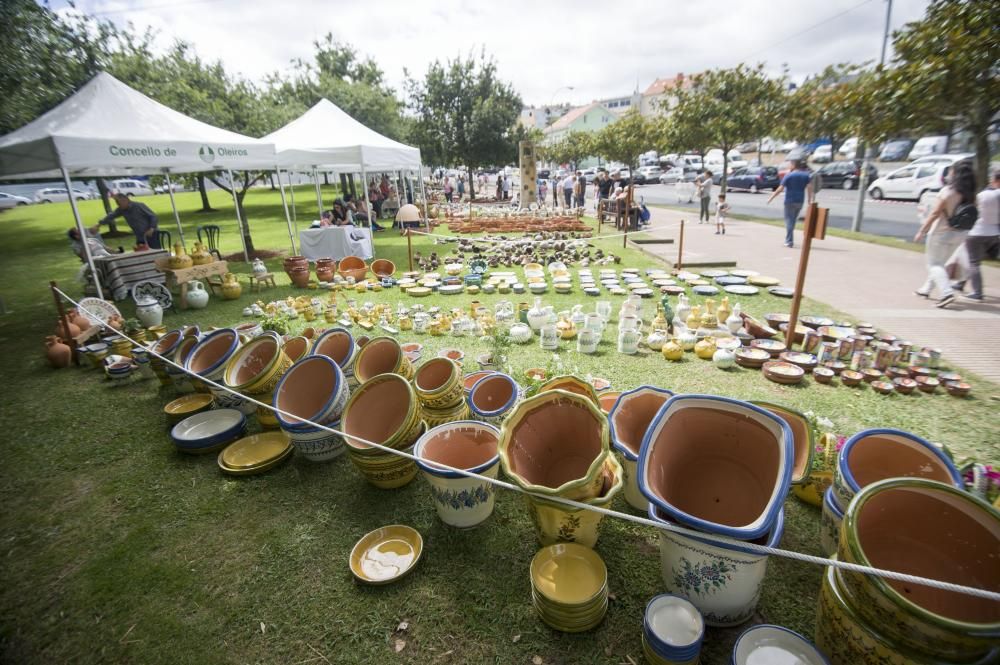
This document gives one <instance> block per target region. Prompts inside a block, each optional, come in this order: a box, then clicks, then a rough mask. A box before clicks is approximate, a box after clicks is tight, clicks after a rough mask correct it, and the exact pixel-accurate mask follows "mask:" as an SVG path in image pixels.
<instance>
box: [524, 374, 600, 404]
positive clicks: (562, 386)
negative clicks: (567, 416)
mask: <svg viewBox="0 0 1000 665" xmlns="http://www.w3.org/2000/svg"><path fill="white" fill-rule="evenodd" d="M547 390H565V391H566V392H570V393H576V394H577V395H583V396H584V397H586V398H588V399H589V400H591V401H592V402H593V403H594V404H599V403H600V402H599V401H598V399H597V391H596V390H594V386H592V385H590V383H588V382H587V381H585V380H584V379H581V378H580V377H578V376H571V375H564V376H557V377H554V378H552V379H549V380H548V381H546V382H545V383H543V384H542V386H541V387H540V388H539V389H538V392H540V393H543V392H545V391H547Z"/></svg>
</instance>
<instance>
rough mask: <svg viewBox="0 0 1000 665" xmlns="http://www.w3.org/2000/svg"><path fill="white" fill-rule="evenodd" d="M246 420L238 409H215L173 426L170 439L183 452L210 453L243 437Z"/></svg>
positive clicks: (197, 414) (190, 417)
mask: <svg viewBox="0 0 1000 665" xmlns="http://www.w3.org/2000/svg"><path fill="white" fill-rule="evenodd" d="M246 428H247V419H246V416H244V415H243V413H242V412H240V411H239V410H238V409H215V410H213V411H204V412H202V413H196V414H195V415H193V416H189V417H188V418H185V419H184V420H182V421H180V422H179V423H177V424H176V425H174V427H173V429H171V430H170V438H171V439H172V440H173V442H174V445H175V446H177V448H178V450H181V451H183V452H194V453H200V452H210V451H212V450H216V449H218V448H219V447H220V446H223V445H225V444H228V443H230V442H232V441H235V440H236V439H238V438H240V437H241V436H243V434H244V433H245V432H246Z"/></svg>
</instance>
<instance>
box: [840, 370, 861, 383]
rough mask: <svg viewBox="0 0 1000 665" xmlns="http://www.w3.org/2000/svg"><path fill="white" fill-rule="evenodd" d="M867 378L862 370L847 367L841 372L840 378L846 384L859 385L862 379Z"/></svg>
mask: <svg viewBox="0 0 1000 665" xmlns="http://www.w3.org/2000/svg"><path fill="white" fill-rule="evenodd" d="M864 378H865V375H864V374H862V373H861V372H856V371H854V370H853V369H845V370H843V371H841V372H840V380H841V381H842V382H843V384H844V385H845V386H851V387H853V386H857V385H860V384H861V381H862V380H863V379H864Z"/></svg>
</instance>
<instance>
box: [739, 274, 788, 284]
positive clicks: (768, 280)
mask: <svg viewBox="0 0 1000 665" xmlns="http://www.w3.org/2000/svg"><path fill="white" fill-rule="evenodd" d="M747 281H748V282H750V283H751V284H753V285H754V286H777V285H778V284H781V280H780V279H778V278H777V277H766V276H764V275H754V276H753V277H748V278H747Z"/></svg>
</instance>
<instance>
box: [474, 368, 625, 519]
mask: <svg viewBox="0 0 1000 665" xmlns="http://www.w3.org/2000/svg"><path fill="white" fill-rule="evenodd" d="M487 378H489V377H487ZM484 380H485V379H484ZM608 439H609V435H608V419H607V418H606V417H605V416H604V414H603V413H601V412H600V411H599V410H598V409H597V407H596V406H595V405H594V403H593V402H591V401H590V400H589V399H588V398H586V397H583V396H582V395H577V394H575V393H568V392H566V391H564V390H550V391H548V392H544V393H540V394H538V395H535V396H534V397H531V398H530V399H526V400H524V401H523V402H521V403H520V404H518V406H517V408H515V409H514V411H513V413H511V414H510V416H509V417H508V418H507V420H506V421H504V424H503V428H502V429H501V430H500V464H501V465H502V466H503V470H504V473H506V474H507V475H508V476H509V477H510V478H511V479H512V480H513V481H514V482H515V483H517V484H518V485H519V486H520V487H522V488H524V489H526V490H528V491H530V492H535V493H537V494H542V495H558V496H562V497H564V498H567V499H573V500H577V501H579V500H584V499H591V498H594V497H596V496H598V495H599V494H600V492H601V488H602V486H603V485H604V478H603V476H602V474H601V470H602V469H603V468H604V462H605V460H606V458H607V456H608V448H609V444H608Z"/></svg>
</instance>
